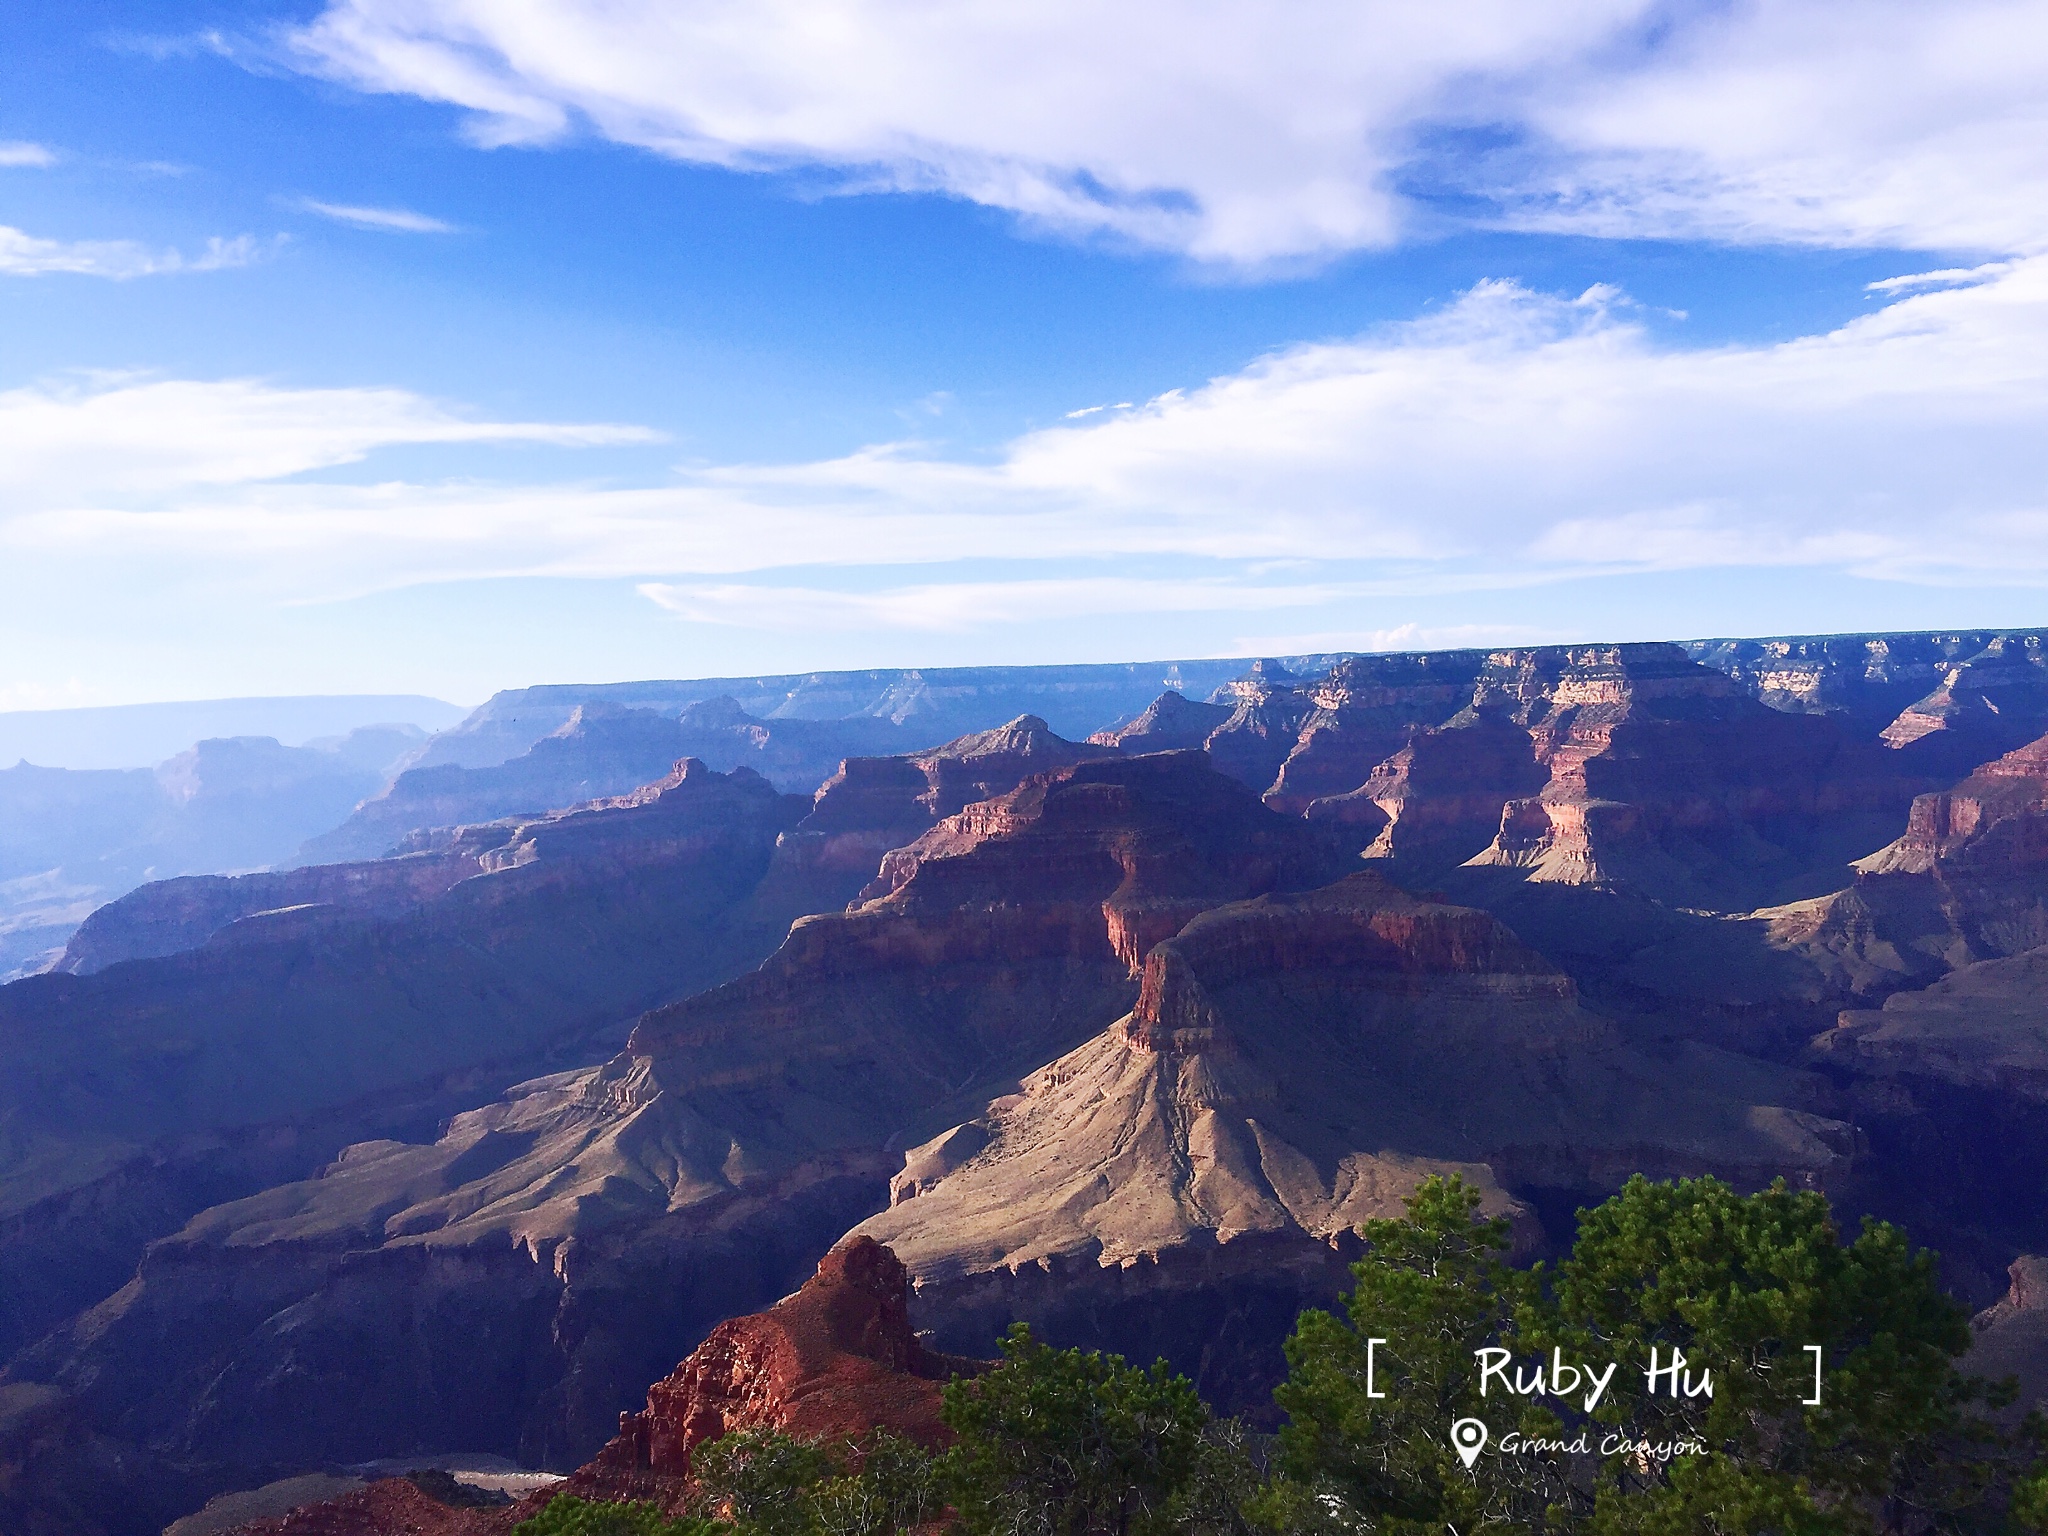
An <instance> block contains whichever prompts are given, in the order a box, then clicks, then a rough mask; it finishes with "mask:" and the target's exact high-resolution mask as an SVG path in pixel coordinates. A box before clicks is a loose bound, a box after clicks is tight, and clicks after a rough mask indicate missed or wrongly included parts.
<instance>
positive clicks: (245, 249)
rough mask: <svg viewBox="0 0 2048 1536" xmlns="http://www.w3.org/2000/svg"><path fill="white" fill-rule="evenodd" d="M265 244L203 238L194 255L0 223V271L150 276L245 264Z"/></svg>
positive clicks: (244, 239) (24, 274)
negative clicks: (44, 235)
mask: <svg viewBox="0 0 2048 1536" xmlns="http://www.w3.org/2000/svg"><path fill="white" fill-rule="evenodd" d="M267 249H268V247H266V246H265V245H263V244H262V243H260V242H258V241H257V240H255V239H254V238H253V237H251V236H249V235H237V236H236V237H235V238H234V239H232V240H223V239H220V238H218V237H216V238H214V239H212V240H209V241H207V242H206V249H205V250H204V251H202V252H200V253H199V254H198V255H197V256H187V255H185V254H183V253H182V252H180V251H172V250H162V251H156V250H151V249H150V248H149V247H148V246H146V245H143V244H141V243H140V242H139V241H135V240H44V239H40V238H38V237H37V236H35V235H30V234H26V233H24V232H23V231H21V230H18V229H13V228H10V227H9V226H7V225H4V224H0V274H5V275H7V276H11V277H40V276H42V275H43V274H45V273H49V272H70V273H76V274H81V275H84V276H87V277H111V278H116V279H123V278H130V277H150V276H154V275H156V274H158V273H163V272H216V271H219V270H221V269H222V268H225V267H246V266H248V265H249V263H250V262H252V261H258V260H260V259H261V258H262V257H263V255H264V254H265V252H266V250H267Z"/></svg>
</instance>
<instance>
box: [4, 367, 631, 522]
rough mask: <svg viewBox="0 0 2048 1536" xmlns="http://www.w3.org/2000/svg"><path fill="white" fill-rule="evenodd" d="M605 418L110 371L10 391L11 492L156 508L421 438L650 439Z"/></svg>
mask: <svg viewBox="0 0 2048 1536" xmlns="http://www.w3.org/2000/svg"><path fill="white" fill-rule="evenodd" d="M656 440H658V434H656V433H652V432H649V431H647V430H646V429H645V428H641V427H632V426H618V425H612V424H606V423H593V424H564V423H557V422H507V421H479V420H475V419H472V418H469V417H466V416H463V415H460V414H457V413H456V412H454V411H452V410H450V409H449V408H447V407H446V406H443V405H440V404H437V403H435V402H434V401H431V400H428V399H425V398H423V397H421V396H419V395H415V394H413V393H411V392H410V391H407V390H402V389H281V388H278V387H276V386H274V385H270V384H265V383H261V382H259V381H256V380H253V379H225V380H219V381H211V382H198V381H193V380H186V379H147V378H136V377H112V378H108V377H99V378H91V379H88V380H86V381H83V382H79V383H72V384H54V385H52V384H44V385H37V386H31V387H28V388H23V389H13V390H7V391H4V392H0V493H5V494H7V495H8V497H9V499H10V500H12V501H13V502H14V503H15V505H16V506H17V507H23V508H27V507H35V506H44V507H47V506H50V505H52V504H55V505H66V504H75V503H76V501H77V500H78V499H79V498H90V497H100V496H108V495H114V496H123V497H129V498H136V499H137V502H138V504H140V505H151V504H153V503H154V502H155V501H156V500H157V499H158V498H160V497H161V496H162V495H163V494H164V493H166V492H169V493H172V494H176V493H179V492H184V493H186V494H189V493H190V490H191V488H192V487H195V486H208V485H212V486H223V485H246V484H248V483H250V482H255V481H265V480H275V479H278V478H280V477H282V476H286V475H296V474H302V473H305V472H306V471H309V470H318V469H327V468H331V467H333V466H335V465H339V464H350V463H354V462H355V461H357V460H359V459H362V458H363V457H365V456H366V455H368V454H369V453H371V452H372V451H374V450H375V449H378V448H383V447H390V446H394V445H399V444H417V443H502V442H534V443H552V444H557V445H561V446H566V447H585V446H591V445H601V444H617V443H636V442H651V441H656Z"/></svg>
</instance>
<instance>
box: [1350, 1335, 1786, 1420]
mask: <svg viewBox="0 0 2048 1536" xmlns="http://www.w3.org/2000/svg"><path fill="white" fill-rule="evenodd" d="M1806 1352H1807V1353H1808V1354H1809V1355H1811V1356H1813V1396H1811V1397H1802V1398H1801V1399H1799V1401H1800V1402H1801V1403H1803V1404H1804V1405H1805V1406H1806V1407H1808V1408H1818V1407H1819V1406H1820V1367H1821V1346H1820V1345H1818V1344H1809V1345H1807V1346H1806ZM1368 1358H1370V1357H1369V1356H1368ZM1369 1375H1370V1373H1369V1372H1368V1377H1369Z"/></svg>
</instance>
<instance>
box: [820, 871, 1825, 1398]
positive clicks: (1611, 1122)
mask: <svg viewBox="0 0 2048 1536" xmlns="http://www.w3.org/2000/svg"><path fill="white" fill-rule="evenodd" d="M1823 1102H1824V1093H1823V1090H1822V1088H1821V1086H1820V1085H1819V1084H1818V1083H1817V1082H1816V1081H1815V1080H1813V1079H1811V1078H1809V1077H1806V1076H1804V1075H1802V1074H1800V1073H1798V1072H1794V1071H1788V1070H1785V1069H1778V1068H1771V1067H1767V1066H1765V1065H1763V1064H1761V1063H1758V1062H1754V1061H1750V1060H1745V1059H1743V1058H1739V1057H1734V1056H1730V1055H1728V1054H1726V1053H1723V1052H1718V1051H1714V1050H1711V1049H1709V1048H1705V1047H1699V1046H1686V1047H1677V1048H1666V1049H1665V1050H1664V1051H1662V1052H1660V1053H1659V1054H1657V1055H1651V1054H1646V1053H1644V1052H1643V1051H1640V1050H1638V1049H1636V1048H1634V1047H1632V1046H1630V1045H1629V1044H1628V1043H1627V1042H1626V1041H1625V1040H1624V1039H1623V1038H1622V1036H1621V1035H1619V1034H1618V1033H1617V1032H1616V1030H1615V1029H1614V1027H1613V1026H1612V1024H1611V1023H1609V1022H1608V1021H1607V1020H1605V1019H1602V1018H1600V1017H1599V1016H1597V1015H1594V1014H1591V1013H1588V1012H1587V1011H1585V1010H1584V1009H1583V1008H1581V1007H1580V1006H1579V1003H1578V1001H1577V995H1576V989H1575V988H1574V987H1573V985H1572V983H1571V982H1570V981H1569V979H1567V978H1566V977H1565V976H1563V975H1561V974H1559V973H1558V972H1557V971H1556V970H1555V969H1554V968H1553V967H1551V966H1550V965H1549V964H1548V963H1547V962H1545V961H1544V960H1543V959H1542V958H1541V957H1540V956H1538V955H1537V954H1535V953H1534V952H1533V951H1531V950H1529V949H1528V948H1526V947H1525V946H1524V945H1522V944H1521V943H1520V942H1519V941H1518V940H1516V939H1515V937H1514V936H1513V935H1512V934H1511V933H1509V932H1508V931H1507V930H1506V929H1505V928H1503V927H1502V926H1501V925H1500V924H1499V923H1498V922H1497V921H1495V920H1494V919H1493V918H1491V917H1489V916H1487V915H1486V914H1485V913H1482V912H1477V911H1473V910H1471V909H1467V908H1460V907H1453V906H1448V905H1444V904H1442V903H1436V902H1424V901H1417V900H1415V899H1414V898H1412V897H1409V896H1407V895H1405V894H1403V893H1402V892H1400V891H1399V890H1397V889H1395V888H1394V887H1392V886H1390V885H1388V884H1387V883H1386V882H1385V881H1383V880H1381V879H1380V878H1378V877H1377V876H1375V875H1371V874H1358V875H1353V876H1351V877H1349V878H1348V879H1346V880H1344V881H1342V882H1340V883H1338V884H1337V885H1334V886H1330V887H1326V888H1323V889H1320V890H1316V891H1312V892H1308V893H1305V894H1300V895H1285V896H1282V895H1275V896H1268V897H1262V898H1260V899H1258V900H1255V901H1251V902H1244V903H1238V904H1233V905H1230V906H1226V907H1221V908H1218V909H1216V910H1213V911H1211V912H1209V913H1207V914H1205V915H1203V916H1201V917H1198V918H1196V919H1195V920H1194V921H1192V922H1191V923H1189V924H1188V925H1187V926H1186V928H1185V929H1184V930H1183V931H1182V932H1181V933H1180V934H1179V935H1178V936H1176V937H1174V938H1171V939H1168V940H1165V941H1163V942H1161V943H1159V944H1157V945H1156V946H1154V947H1153V948H1152V949H1151V950H1150V951H1149V954H1148V956H1147V958H1146V961H1145V965H1144V976H1143V985H1142V988H1141V991H1140V995H1139V997H1138V1000H1137V1003H1136V1005H1135V1007H1134V1008H1133V1010H1132V1011H1131V1012H1130V1014H1128V1015H1127V1016H1126V1017H1125V1018H1123V1019H1122V1020H1121V1021H1119V1022H1118V1023H1117V1024H1115V1025H1113V1026H1111V1027H1110V1028H1109V1029H1107V1030H1106V1031H1104V1032H1103V1033H1101V1034H1099V1035H1097V1036H1096V1037H1095V1038H1094V1039H1092V1040H1090V1041H1088V1042H1087V1043H1086V1044H1084V1045H1082V1046H1080V1047H1078V1048H1077V1049H1075V1050H1073V1051H1070V1052H1068V1053H1067V1054H1066V1055H1064V1056H1062V1057H1060V1058H1059V1059H1058V1060H1056V1061H1054V1062H1052V1063H1051V1064H1050V1065H1048V1066H1046V1067H1045V1068H1043V1069H1042V1070H1041V1071H1039V1072H1037V1073H1034V1074H1032V1075H1031V1076H1030V1077H1029V1078H1028V1079H1026V1080H1025V1082H1024V1084H1023V1085H1022V1089H1021V1091H1020V1092H1018V1093H1016V1094H1013V1095H1009V1096H1005V1097H1003V1098H999V1099H997V1100H995V1101H993V1102H992V1103H991V1104H990V1105H989V1106H988V1108H987V1109H986V1110H985V1111H984V1112H983V1113H982V1114H981V1115H979V1116H976V1117H974V1118H973V1119H972V1120H970V1121H967V1122H964V1123H963V1124H962V1125H961V1126H959V1127H956V1128H955V1129H953V1130H950V1131H947V1132H945V1133H943V1134H942V1135H941V1136H940V1137H938V1138H936V1139H935V1140H934V1141H932V1142H930V1143H927V1144H925V1145H922V1146H919V1147H915V1148H913V1149H911V1150H910V1151H909V1153H908V1154H907V1155H906V1160H905V1167H904V1170H903V1172H902V1173H901V1174H900V1175H899V1176H898V1179H897V1181H896V1183H895V1186H894V1197H895V1198H894V1203H893V1204H892V1206H891V1208H890V1210H888V1211H887V1212H886V1213H884V1214H882V1215H879V1216H876V1217H873V1218H871V1219H870V1220H869V1221H867V1222H865V1223H864V1224H863V1225H862V1226H861V1227H860V1228H859V1229H858V1230H859V1231H860V1232H862V1233H864V1234H866V1235H869V1236H872V1237H874V1238H875V1239H877V1240H878V1241H881V1242H884V1243H887V1244H888V1245H889V1246H890V1247H891V1248H892V1249H893V1250H895V1251H896V1252H897V1253H898V1254H899V1255H901V1257H902V1258H903V1260H904V1262H905V1263H906V1264H907V1265H908V1266H909V1268H910V1271H911V1273H912V1276H913V1280H914V1284H915V1286H916V1302H915V1306H914V1308H913V1315H914V1317H915V1319H916V1320H917V1321H918V1322H919V1323H920V1324H921V1325H924V1326H929V1327H931V1328H933V1329H935V1330H936V1336H937V1338H938V1339H939V1341H940V1342H941V1343H943V1344H945V1345H946V1346H947V1347H952V1348H961V1347H967V1348H974V1347H981V1348H985V1347H986V1344H985V1341H986V1339H987V1338H989V1337H991V1336H992V1335H993V1333H994V1332H995V1331H996V1330H997V1329H998V1328H999V1327H1000V1325H1001V1324H1002V1322H1003V1321H1004V1320H1005V1319H1007V1318H1008V1317H1011V1316H1019V1317H1025V1318H1028V1319H1029V1320H1031V1321H1032V1322H1033V1324H1034V1326H1037V1327H1040V1328H1042V1329H1043V1330H1044V1331H1045V1332H1046V1333H1047V1334H1048V1336H1050V1337H1052V1338H1054V1339H1057V1340H1059V1341H1061V1342H1079V1341H1082V1340H1086V1341H1087V1342H1089V1343H1090V1344H1101V1345H1104V1346H1107V1347H1113V1348H1117V1349H1120V1350H1122V1351H1124V1352H1125V1353H1127V1354H1131V1355H1133V1356H1134V1357H1139V1358H1142V1357H1143V1356H1145V1355H1147V1354H1150V1353H1154V1352H1163V1353H1165V1354H1166V1355H1168V1357H1169V1358H1171V1359H1173V1360H1174V1361H1175V1363H1176V1364H1177V1365H1179V1366H1180V1367H1181V1368H1182V1369H1184V1370H1187V1371H1189V1372H1190V1373H1191V1374H1193V1375H1194V1376H1195V1377H1196V1379H1197V1381H1198V1384H1199V1385H1201V1386H1202V1388H1203V1390H1204V1392H1205V1393H1207V1394H1209V1395H1210V1396H1211V1398H1212V1400H1213V1401H1218V1402H1220V1403H1222V1404H1225V1405H1228V1406H1230V1407H1232V1408H1246V1409H1253V1410H1256V1409H1258V1408H1259V1407H1260V1406H1261V1405H1262V1404H1263V1402H1264V1400H1265V1396H1266V1393H1267V1392H1268V1391H1269V1389H1270V1387H1271V1385H1272V1384H1273V1381H1274V1380H1275V1379H1276V1376H1277V1373H1278V1371H1279V1369H1280V1366H1279V1353H1278V1350H1279V1342H1280V1339H1281V1337H1282V1335H1283V1334H1284V1332H1285V1330H1286V1329H1287V1327H1288V1326H1290V1325H1291V1323H1292V1320H1293V1317H1294V1314H1295V1312H1296V1311H1297V1310H1298V1309H1299V1308H1300V1307H1301V1306H1302V1305H1304V1304H1308V1303H1310V1302H1320V1301H1327V1300H1328V1299H1329V1298H1330V1297H1331V1296H1333V1295H1334V1294H1335V1291H1336V1289H1337V1288H1339V1287H1340V1286H1341V1284H1342V1283H1343V1281H1344V1279H1345V1271H1344V1263H1345V1261H1346V1260H1347V1259H1348V1258H1349V1257H1350V1256H1352V1253H1353V1252H1354V1251H1355V1249H1354V1248H1353V1247H1351V1246H1348V1244H1349V1243H1350V1235H1351V1234H1352V1233H1353V1232H1354V1231H1355V1229H1356V1228H1357V1227H1358V1226H1359V1224H1360V1223H1362V1222H1364V1221H1366V1220H1368V1219H1370V1218H1373V1217H1377V1216H1387V1215H1398V1214H1399V1212H1400V1201H1401V1199H1402V1197H1403V1196H1405V1195H1406V1194H1407V1193H1409V1192H1410V1191H1411V1190H1412V1189H1413V1188H1414V1186H1415V1184H1416V1183H1417V1182H1418V1181H1419V1180H1420V1179H1421V1178H1423V1177H1424V1176H1425V1175H1427V1174H1428V1173H1431V1172H1452V1171H1455V1172H1459V1173H1462V1174H1464V1175H1465V1176H1466V1177H1468V1178H1470V1179H1472V1180H1473V1181H1474V1182H1476V1183H1477V1184H1479V1186H1480V1187H1481V1188H1482V1190H1484V1191H1486V1194H1487V1204H1488V1208H1489V1209H1491V1210H1494V1211H1508V1212H1513V1213H1515V1214H1516V1216H1517V1218H1518V1221H1519V1223H1520V1225H1521V1227H1522V1231H1523V1234H1524V1237H1525V1240H1526V1241H1529V1242H1534V1241H1538V1240H1540V1235H1541V1234H1540V1229H1539V1228H1538V1226H1537V1224H1536V1221H1535V1219H1534V1216H1533V1214H1532V1212H1531V1210H1530V1209H1528V1208H1526V1207H1524V1206H1522V1205H1520V1204H1518V1202H1517V1201H1516V1198H1515V1193H1514V1192H1515V1191H1517V1190H1531V1191H1571V1192H1572V1193H1573V1194H1574V1195H1579V1196H1585V1197H1589V1198H1591V1197H1596V1196H1597V1195H1598V1193H1600V1192H1602V1191H1605V1190H1608V1189H1611V1188H1613V1187H1615V1186H1617V1185H1618V1184H1619V1183H1620V1182H1622V1181H1623V1180H1624V1179H1625V1178H1626V1177H1627V1176H1628V1174H1629V1173H1631V1172H1635V1171H1647V1172H1650V1173H1652V1174H1653V1176H1670V1175H1673V1174H1681V1173H1683V1174H1690V1173H1700V1172H1715V1173H1719V1174H1721V1175H1723V1176H1725V1177H1729V1178H1732V1179H1734V1180H1735V1181H1737V1182H1738V1183H1742V1184H1750V1185H1753V1184H1757V1183H1760V1182H1763V1181H1766V1180H1768V1179H1770V1178H1772V1177H1774V1176H1778V1175H1785V1176H1788V1177H1790V1178H1792V1179H1793V1180H1794V1181H1795V1182H1801V1183H1808V1184H1821V1185H1825V1184H1827V1183H1829V1182H1830V1181H1833V1180H1838V1179H1839V1178H1840V1177H1842V1176H1843V1175H1845V1174H1846V1172H1847V1170H1848V1167H1849V1165H1850V1161H1851V1155H1852V1153H1853V1149H1854V1145H1855V1137H1854V1133H1853V1131H1851V1129H1850V1128H1849V1127H1848V1126H1846V1125H1844V1124H1842V1123H1840V1122H1839V1121H1836V1120H1834V1119H1831V1118H1829V1117H1827V1116H1825V1115H1823V1114H1820V1113H1816V1112H1815V1110H1816V1107H1817V1106H1819V1105H1821V1104H1822V1103H1823ZM1560 1235H1561V1234H1560Z"/></svg>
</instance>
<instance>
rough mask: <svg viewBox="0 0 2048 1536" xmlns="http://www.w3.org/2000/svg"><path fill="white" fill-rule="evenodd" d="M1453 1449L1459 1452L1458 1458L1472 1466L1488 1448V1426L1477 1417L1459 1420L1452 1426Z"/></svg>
mask: <svg viewBox="0 0 2048 1536" xmlns="http://www.w3.org/2000/svg"><path fill="white" fill-rule="evenodd" d="M1451 1449H1453V1450H1455V1451H1456V1452H1457V1453H1458V1460H1460V1461H1462V1462H1463V1463H1465V1465H1466V1466H1468V1467H1469V1466H1471V1465H1472V1463H1473V1462H1475V1461H1477V1460H1478V1459H1479V1453H1480V1452H1481V1451H1483V1450H1485V1449H1486V1426H1485V1425H1484V1424H1482V1423H1480V1422H1479V1420H1477V1419H1460V1420H1458V1422H1457V1423H1455V1424H1453V1425H1452V1426H1451Z"/></svg>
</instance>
